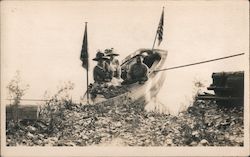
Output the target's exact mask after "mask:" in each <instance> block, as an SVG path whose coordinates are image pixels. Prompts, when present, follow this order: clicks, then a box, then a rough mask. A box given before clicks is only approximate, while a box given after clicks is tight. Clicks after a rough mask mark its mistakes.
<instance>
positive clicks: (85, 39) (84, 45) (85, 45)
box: [80, 23, 89, 70]
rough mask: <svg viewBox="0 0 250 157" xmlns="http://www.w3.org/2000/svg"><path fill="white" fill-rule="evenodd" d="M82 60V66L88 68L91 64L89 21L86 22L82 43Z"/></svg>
mask: <svg viewBox="0 0 250 157" xmlns="http://www.w3.org/2000/svg"><path fill="white" fill-rule="evenodd" d="M80 59H81V61H82V67H83V68H85V69H86V70H88V66H89V61H88V59H89V54H88V35H87V23H85V31H84V37H83V43H82V51H81V57H80Z"/></svg>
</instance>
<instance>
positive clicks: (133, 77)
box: [123, 54, 148, 84]
mask: <svg viewBox="0 0 250 157" xmlns="http://www.w3.org/2000/svg"><path fill="white" fill-rule="evenodd" d="M147 80H148V67H147V65H145V64H144V63H143V62H142V55H141V54H139V55H137V56H136V63H134V64H133V65H132V66H131V68H130V69H129V71H128V80H127V81H125V82H123V84H132V83H135V82H139V84H143V83H144V82H146V81H147Z"/></svg>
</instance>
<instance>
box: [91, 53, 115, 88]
mask: <svg viewBox="0 0 250 157" xmlns="http://www.w3.org/2000/svg"><path fill="white" fill-rule="evenodd" d="M93 60H94V61H97V65H96V66H95V67H94V70H93V77H94V81H95V83H99V84H100V83H104V82H110V81H111V78H110V73H109V71H108V67H107V66H106V63H105V61H107V60H108V58H107V57H105V56H104V53H102V52H100V51H98V52H97V53H96V57H95V58H94V59H93Z"/></svg>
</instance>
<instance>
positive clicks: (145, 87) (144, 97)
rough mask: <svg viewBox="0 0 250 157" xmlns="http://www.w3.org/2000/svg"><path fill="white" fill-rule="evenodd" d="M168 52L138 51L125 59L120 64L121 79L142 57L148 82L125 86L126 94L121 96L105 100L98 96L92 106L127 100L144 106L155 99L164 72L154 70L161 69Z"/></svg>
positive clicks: (163, 78) (163, 79) (124, 77)
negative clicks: (141, 102)
mask: <svg viewBox="0 0 250 157" xmlns="http://www.w3.org/2000/svg"><path fill="white" fill-rule="evenodd" d="M167 54H168V52H167V51H166V50H161V49H153V50H152V49H139V50H137V51H135V52H134V53H132V54H130V55H128V56H127V57H125V59H123V60H122V62H121V71H122V74H121V77H122V79H126V73H127V71H128V69H129V68H130V67H131V65H133V64H134V63H135V62H136V56H137V55H141V56H143V63H144V64H146V65H147V66H148V68H149V75H148V81H146V82H144V83H143V84H139V83H133V84H129V85H125V86H126V88H127V90H128V91H127V92H126V93H123V94H121V95H118V96H115V97H112V98H109V99H105V98H104V97H103V96H101V95H98V96H97V97H96V98H95V99H94V100H93V102H92V103H93V104H99V103H114V102H116V101H117V100H122V99H124V98H129V99H130V100H132V101H143V102H144V103H145V104H147V103H148V102H150V100H151V99H153V98H155V97H156V96H157V94H158V92H159V91H160V89H161V87H162V84H163V82H164V81H165V78H166V77H165V72H155V70H158V69H161V68H163V66H164V63H165V62H166V59H167Z"/></svg>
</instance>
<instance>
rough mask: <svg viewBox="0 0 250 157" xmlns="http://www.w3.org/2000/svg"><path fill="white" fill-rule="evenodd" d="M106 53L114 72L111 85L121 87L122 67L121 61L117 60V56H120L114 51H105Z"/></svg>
mask: <svg viewBox="0 0 250 157" xmlns="http://www.w3.org/2000/svg"><path fill="white" fill-rule="evenodd" d="M104 53H105V54H106V56H107V57H109V61H108V63H109V66H110V69H111V71H112V80H111V84H112V85H115V86H116V85H120V83H121V67H120V63H119V60H118V59H117V58H115V57H116V56H119V54H117V53H114V49H113V48H111V49H105V51H104Z"/></svg>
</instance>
